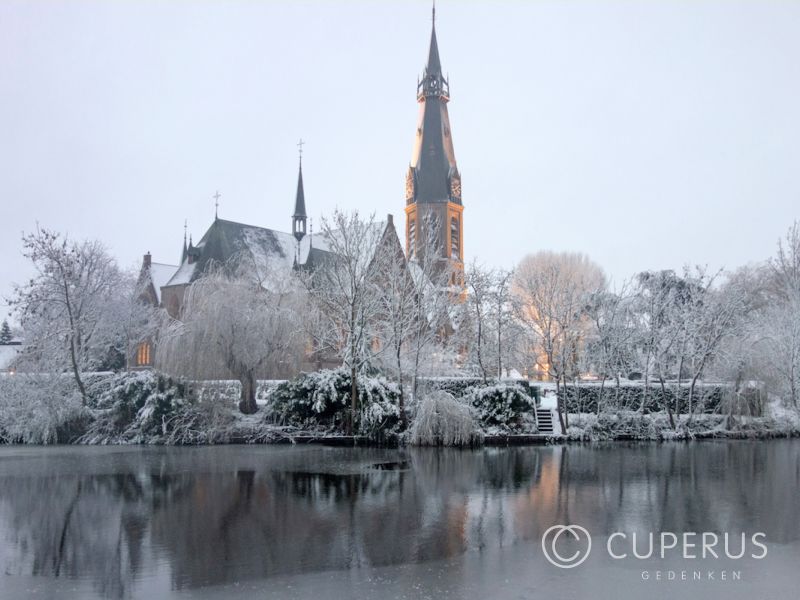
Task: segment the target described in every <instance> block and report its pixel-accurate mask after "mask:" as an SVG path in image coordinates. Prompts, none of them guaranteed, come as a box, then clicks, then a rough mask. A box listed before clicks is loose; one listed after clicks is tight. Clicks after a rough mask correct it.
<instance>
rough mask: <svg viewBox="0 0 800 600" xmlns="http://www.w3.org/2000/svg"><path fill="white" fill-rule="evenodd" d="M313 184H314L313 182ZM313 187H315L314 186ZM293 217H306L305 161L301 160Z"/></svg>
mask: <svg viewBox="0 0 800 600" xmlns="http://www.w3.org/2000/svg"><path fill="white" fill-rule="evenodd" d="M312 183H313V182H312ZM312 187H313V186H312ZM292 216H293V217H306V216H308V215H306V195H305V193H304V192H303V160H302V159H300V170H299V171H298V173H297V196H296V197H295V200H294V214H293V215H292Z"/></svg>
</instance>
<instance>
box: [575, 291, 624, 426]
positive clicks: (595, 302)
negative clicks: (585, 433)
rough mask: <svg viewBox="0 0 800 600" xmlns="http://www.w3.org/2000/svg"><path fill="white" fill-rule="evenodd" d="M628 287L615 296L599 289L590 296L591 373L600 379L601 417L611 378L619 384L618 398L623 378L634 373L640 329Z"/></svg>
mask: <svg viewBox="0 0 800 600" xmlns="http://www.w3.org/2000/svg"><path fill="white" fill-rule="evenodd" d="M632 304H633V303H632V301H631V297H630V295H629V294H628V291H627V286H623V287H622V289H621V290H620V291H619V292H617V293H615V292H610V291H605V290H598V291H597V292H594V293H592V294H590V295H589V297H588V300H587V306H586V315H587V317H588V319H589V322H590V324H591V328H590V330H589V332H588V334H587V344H586V356H585V360H586V363H587V367H588V368H587V370H593V371H594V372H595V373H597V375H598V376H599V377H600V394H599V398H598V402H597V412H598V414H599V413H600V412H602V410H603V391H604V387H605V382H606V380H607V379H609V378H612V379H614V381H615V382H616V391H617V395H618V394H619V389H620V377H621V375H622V374H625V375H626V376H627V375H628V374H629V373H630V371H631V369H632V366H633V365H634V364H635V356H634V338H635V335H636V332H637V330H636V327H635V325H634V320H633V306H632Z"/></svg>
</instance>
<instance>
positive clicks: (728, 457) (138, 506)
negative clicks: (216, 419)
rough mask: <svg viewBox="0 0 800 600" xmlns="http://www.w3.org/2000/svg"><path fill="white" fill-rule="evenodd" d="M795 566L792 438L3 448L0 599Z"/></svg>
mask: <svg viewBox="0 0 800 600" xmlns="http://www.w3.org/2000/svg"><path fill="white" fill-rule="evenodd" d="M570 524H576V525H580V526H581V527H583V528H585V530H586V531H587V533H588V534H589V535H590V536H591V539H592V546H591V549H590V551H589V552H588V553H587V556H588V558H586V560H585V562H582V564H579V565H577V566H574V568H559V567H557V566H554V564H551V562H550V561H549V560H548V559H547V558H546V555H545V550H546V548H543V544H542V535H543V534H544V533H545V532H546V531H547V530H548V528H550V527H552V526H553V525H570ZM573 531H574V530H573ZM651 532H654V536H655V537H654V539H655V550H654V552H653V553H652V554H651V555H650V557H649V558H636V557H635V556H634V551H635V552H637V553H638V554H639V555H640V556H645V555H646V554H647V553H646V552H645V551H646V550H647V549H648V543H649V542H648V540H649V539H650V538H649V535H650V533H651ZM662 532H670V533H674V534H675V536H676V540H678V542H679V543H678V544H677V547H675V548H671V546H672V545H673V544H672V541H673V540H672V538H671V537H669V534H667V537H666V538H664V539H665V543H661V540H662ZM615 533H616V534H617V535H616V537H614V538H612V539H611V542H609V537H610V536H613V535H614V534H615ZM685 533H688V534H689V537H688V538H685V536H684V535H683V534H685ZM704 533H707V534H709V535H715V536H716V537H717V539H718V540H719V544H717V545H716V546H713V547H712V548H711V550H712V551H711V552H707V553H706V556H705V558H703V557H702V556H700V554H701V553H700V551H699V550H700V544H699V543H698V544H697V546H696V547H693V546H692V545H691V543H692V541H697V542H699V541H700V540H703V539H704V538H702V535H703V534H704ZM726 533H727V534H729V538H728V539H727V541H728V542H729V546H730V547H726V546H725V544H724V543H723V539H724V536H725V534H726ZM756 533H758V534H761V537H758V538H756V539H755V541H754V538H753V535H754V534H756ZM741 534H744V535H745V539H744V541H743V540H742V539H741V537H740V535H741ZM634 535H636V536H638V538H637V539H638V543H636V544H634V543H632V542H633V537H634ZM579 538H580V536H578V535H574V534H573V532H572V531H567V532H566V533H565V535H564V536H562V538H561V541H560V542H558V543H559V544H561V547H560V548H558V547H557V546H556V547H552V546H551V548H557V549H558V552H557V554H558V556H562V557H568V558H569V557H571V556H572V555H573V554H575V555H576V556H577V554H576V553H580V552H583V551H584V550H587V548H586V547H585V546H581V544H583V542H582V541H581V540H580V539H579ZM709 539H711V538H709ZM684 540H688V541H687V543H688V544H689V546H688V547H684V545H683V542H684ZM704 541H708V540H707V539H706V540H704ZM712 541H713V540H712ZM756 542H760V544H761V545H759V544H758V543H756ZM547 543H549V542H546V544H547ZM634 546H635V547H634ZM662 546H663V547H665V549H664V552H665V556H664V558H663V559H662V558H661V557H660V554H659V553H660V551H661V550H662V549H663V548H662ZM762 547H763V548H764V549H765V550H768V552H767V553H766V556H762V554H764V550H762ZM740 549H741V550H742V551H743V553H744V556H742V558H731V557H730V556H736V555H737V554H738V551H739V550H740ZM687 550H688V552H686V551H687ZM714 551H716V554H717V555H718V556H717V557H714V556H713V554H714ZM612 554H613V555H614V556H622V555H625V556H624V558H615V557H614V556H612ZM799 561H800V441H798V440H782V441H766V442H747V441H736V442H731V441H726V442H699V443H674V444H653V443H651V444H623V443H617V444H608V445H591V446H590V445H566V446H549V447H544V446H542V447H525V448H504V449H491V448H486V449H480V450H470V451H457V450H443V449H405V450H404V449H400V450H396V449H395V450H390V449H366V448H327V447H322V446H302V447H298V446H218V447H192V448H164V447H77V446H69V447H64V446H62V447H24V446H6V447H0V596H2V597H3V598H5V597H9V598H17V597H20V598H24V597H48V598H49V597H58V598H91V597H99V598H129V597H130V598H139V597H141V598H230V597H242V598H245V597H248V598H249V597H261V598H263V597H276V598H309V597H314V598H345V597H347V598H350V597H355V598H420V597H421V598H425V597H430V598H534V597H542V598H581V597H592V598H612V597H613V598H641V597H643V596H645V595H646V596H648V597H651V598H674V597H704V598H714V597H719V598H723V597H724V598H726V599H731V598H783V597H787V596H788V595H790V594H792V593H794V591H795V590H796V587H797V584H798V583H800V576H799V575H798V567H797V565H798V564H800V562H799ZM698 573H699V574H700V576H699V577H698V575H697V574H698ZM737 574H738V576H737Z"/></svg>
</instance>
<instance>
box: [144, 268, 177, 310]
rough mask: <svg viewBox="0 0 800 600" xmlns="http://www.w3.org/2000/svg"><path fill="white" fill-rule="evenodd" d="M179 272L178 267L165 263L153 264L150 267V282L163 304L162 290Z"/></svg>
mask: <svg viewBox="0 0 800 600" xmlns="http://www.w3.org/2000/svg"><path fill="white" fill-rule="evenodd" d="M177 271H178V266H177V265H167V264H164V263H152V264H151V265H150V281H152V282H153V287H154V288H155V290H156V298H157V299H158V302H159V303H160V302H161V288H162V287H163V286H165V285H167V282H169V280H170V279H171V278H172V276H173V275H174V274H175V273H176V272H177Z"/></svg>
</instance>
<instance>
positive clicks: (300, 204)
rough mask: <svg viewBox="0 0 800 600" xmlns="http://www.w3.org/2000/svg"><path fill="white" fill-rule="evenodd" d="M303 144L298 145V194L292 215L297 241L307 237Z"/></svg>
mask: <svg viewBox="0 0 800 600" xmlns="http://www.w3.org/2000/svg"><path fill="white" fill-rule="evenodd" d="M303 144H305V142H304V141H303V140H300V141H299V142H298V144H297V146H298V148H299V154H300V166H299V169H298V171H297V194H296V195H295V199H294V214H293V215H292V235H294V237H295V238H297V241H298V242H299V241H300V240H302V239H303V237H304V236H305V235H306V218H307V215H306V196H305V192H304V191H303Z"/></svg>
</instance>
